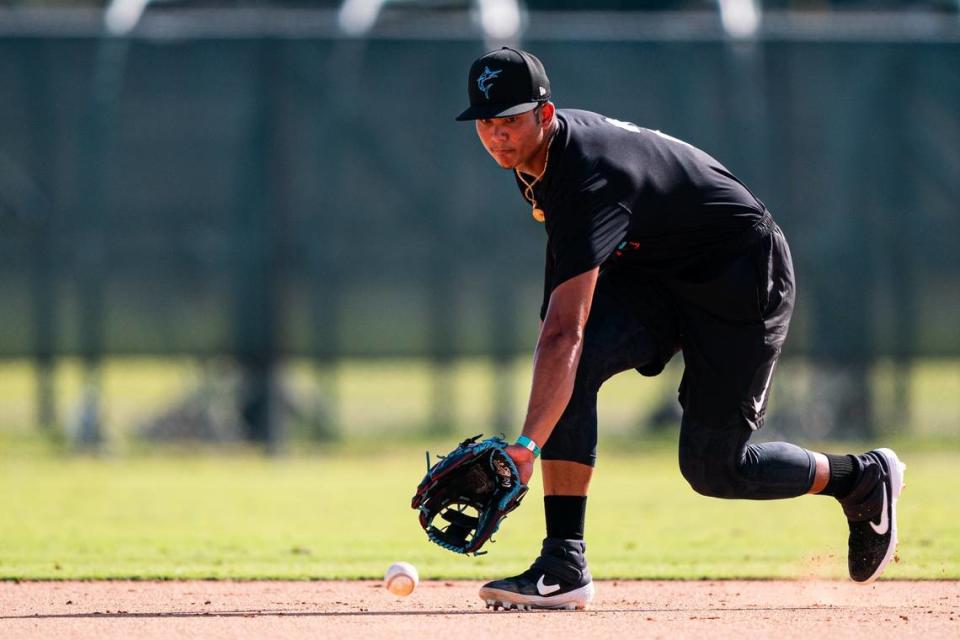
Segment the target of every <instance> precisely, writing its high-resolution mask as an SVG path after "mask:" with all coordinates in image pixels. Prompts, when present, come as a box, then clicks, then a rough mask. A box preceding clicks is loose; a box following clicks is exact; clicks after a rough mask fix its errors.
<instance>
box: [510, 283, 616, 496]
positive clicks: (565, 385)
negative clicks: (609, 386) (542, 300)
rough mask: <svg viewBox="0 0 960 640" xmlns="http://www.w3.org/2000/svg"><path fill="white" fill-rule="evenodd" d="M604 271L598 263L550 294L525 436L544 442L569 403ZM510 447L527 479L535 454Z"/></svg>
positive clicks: (535, 364)
mask: <svg viewBox="0 0 960 640" xmlns="http://www.w3.org/2000/svg"><path fill="white" fill-rule="evenodd" d="M599 274H600V268H599V267H594V268H593V269H590V270H589V271H587V272H585V273H582V274H580V275H578V276H574V277H573V278H570V279H569V280H567V281H565V282H563V283H562V284H560V285H559V286H557V287H556V288H555V289H554V290H553V293H552V294H551V295H550V303H549V305H548V307H547V313H546V317H545V318H544V320H543V322H542V326H541V328H540V337H539V339H538V340H537V349H536V352H535V353H534V359H533V384H532V388H531V390H530V402H529V404H528V406H527V417H526V420H524V423H523V435H525V436H527V437H528V438H530V439H531V440H533V441H534V442H537V443H545V442H546V441H547V440H548V439H549V438H550V434H551V433H552V432H553V428H554V427H555V426H556V424H557V422H558V421H559V420H560V416H562V415H563V412H564V410H565V409H566V408H567V404H568V403H569V402H570V396H571V395H572V394H573V383H574V381H575V379H576V375H577V366H578V365H579V364H580V354H581V353H582V351H583V336H584V333H585V331H586V326H587V318H589V316H590V306H591V304H592V302H593V292H594V289H596V286H597V278H598V277H599ZM507 451H508V453H509V454H510V456H511V457H512V458H514V460H515V461H516V462H517V464H518V467H519V470H520V480H521V481H522V482H523V483H524V484H526V483H528V482H529V480H530V476H531V475H532V474H533V454H532V453H530V451H528V450H527V449H525V448H524V447H521V446H518V445H512V446H511V447H510V448H508V450H507Z"/></svg>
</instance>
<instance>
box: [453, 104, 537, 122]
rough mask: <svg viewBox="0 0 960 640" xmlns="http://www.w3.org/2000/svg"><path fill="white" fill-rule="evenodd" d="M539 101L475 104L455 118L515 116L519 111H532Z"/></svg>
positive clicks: (472, 118)
mask: <svg viewBox="0 0 960 640" xmlns="http://www.w3.org/2000/svg"><path fill="white" fill-rule="evenodd" d="M538 104H541V103H539V102H523V103H521V104H514V105H510V106H504V105H502V104H484V105H475V106H472V107H470V108H469V109H467V110H466V111H464V112H463V113H461V114H460V115H458V116H457V120H460V121H463V120H486V119H487V118H506V117H508V116H515V115H518V114H521V113H526V112H527V111H532V110H533V109H535V108H536V106H537V105H538Z"/></svg>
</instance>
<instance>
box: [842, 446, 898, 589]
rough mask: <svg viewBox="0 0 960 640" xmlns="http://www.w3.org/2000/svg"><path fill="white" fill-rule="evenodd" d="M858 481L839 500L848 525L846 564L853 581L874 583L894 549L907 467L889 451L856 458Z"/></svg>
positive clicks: (874, 451)
mask: <svg viewBox="0 0 960 640" xmlns="http://www.w3.org/2000/svg"><path fill="white" fill-rule="evenodd" d="M857 459H858V460H859V462H860V479H859V480H858V482H857V486H856V487H854V489H853V491H851V492H850V494H849V495H847V496H846V497H845V498H843V499H842V500H841V501H840V504H841V505H842V506H843V512H844V514H846V516H847V522H848V524H849V525H850V538H849V551H848V555H847V565H848V567H849V569H850V577H851V578H852V579H853V580H854V581H856V582H862V583H867V582H873V581H874V580H876V579H877V578H878V577H879V576H880V574H881V573H883V569H884V567H886V566H887V563H888V562H890V560H891V558H893V554H894V552H895V551H896V548H897V499H898V498H899V497H900V492H901V491H902V490H903V472H904V470H905V469H906V468H907V466H906V465H905V464H903V463H902V462H900V458H898V457H897V454H896V453H894V452H893V451H892V450H890V449H874V450H873V451H868V452H867V453H864V454H863V455H859V456H857Z"/></svg>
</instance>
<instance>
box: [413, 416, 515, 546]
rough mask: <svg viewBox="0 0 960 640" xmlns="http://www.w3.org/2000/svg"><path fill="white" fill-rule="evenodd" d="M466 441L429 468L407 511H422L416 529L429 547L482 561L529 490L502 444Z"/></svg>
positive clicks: (493, 441)
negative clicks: (430, 543) (490, 542)
mask: <svg viewBox="0 0 960 640" xmlns="http://www.w3.org/2000/svg"><path fill="white" fill-rule="evenodd" d="M479 438H480V436H479V435H477V436H474V437H472V438H467V439H466V440H464V441H463V442H461V443H460V445H459V446H458V447H457V448H456V449H454V450H453V451H451V452H450V453H449V454H447V455H446V456H442V458H441V460H440V462H438V463H437V464H435V465H433V466H432V467H431V466H430V454H429V453H428V454H427V467H428V470H427V475H426V476H424V478H423V481H422V482H420V486H418V487H417V493H416V495H414V496H413V502H412V503H411V506H412V507H413V508H414V509H418V510H419V511H420V526H421V527H423V529H424V531H426V532H427V537H428V538H430V540H431V541H433V542H435V543H436V544H438V545H440V546H441V547H443V548H444V549H449V550H450V551H455V552H457V553H467V554H471V553H472V554H473V555H481V553H478V552H479V550H480V547H482V546H483V545H484V543H485V542H486V541H487V540H489V539H490V536H492V535H493V534H494V533H496V531H497V529H498V528H499V527H500V522H501V521H502V520H503V519H504V518H505V517H506V516H507V514H508V513H510V512H511V511H513V510H514V509H516V508H517V506H518V505H519V504H520V500H521V499H522V498H523V496H524V494H526V493H527V485H525V484H521V483H520V473H519V472H518V471H517V465H516V464H514V462H513V459H512V458H511V457H510V456H508V455H507V454H506V448H507V443H506V442H505V441H503V440H502V439H500V438H488V439H486V440H483V441H480V442H477V440H479Z"/></svg>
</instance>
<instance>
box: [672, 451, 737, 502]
mask: <svg viewBox="0 0 960 640" xmlns="http://www.w3.org/2000/svg"><path fill="white" fill-rule="evenodd" d="M679 462H680V473H681V474H683V477H684V479H685V480H686V481H687V482H688V483H689V484H690V487H691V488H692V489H693V490H694V491H696V492H697V493H699V494H700V495H703V496H708V497H711V498H738V497H740V496H741V495H742V493H743V491H742V489H743V487H742V485H743V482H742V479H741V478H740V474H739V472H738V465H737V460H736V457H735V455H732V452H726V451H724V450H723V449H722V448H717V447H714V446H712V444H711V442H710V441H708V440H704V441H697V440H695V439H690V438H681V441H680V460H679Z"/></svg>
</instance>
